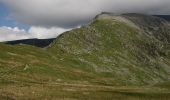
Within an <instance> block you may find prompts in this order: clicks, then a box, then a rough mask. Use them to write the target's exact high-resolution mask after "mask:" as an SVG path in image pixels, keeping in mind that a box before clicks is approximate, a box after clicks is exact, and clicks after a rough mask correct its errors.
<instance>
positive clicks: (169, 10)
mask: <svg viewBox="0 0 170 100" xmlns="http://www.w3.org/2000/svg"><path fill="white" fill-rule="evenodd" d="M101 12H112V13H116V14H121V13H144V14H151V15H153V14H154V15H155V14H166V15H169V14H170V0H0V41H10V40H18V39H28V38H40V39H45V38H55V37H57V36H58V35H59V34H61V33H63V32H65V31H68V30H71V29H73V28H76V27H80V26H81V25H83V24H86V23H88V22H89V21H90V20H92V19H93V18H94V17H95V16H96V15H97V14H100V13H101Z"/></svg>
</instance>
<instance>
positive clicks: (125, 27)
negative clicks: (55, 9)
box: [0, 13, 170, 100]
mask: <svg viewBox="0 0 170 100" xmlns="http://www.w3.org/2000/svg"><path fill="white" fill-rule="evenodd" d="M169 81H170V24H169V23H168V22H167V21H165V20H163V19H160V18H158V17H153V16H147V15H140V14H123V15H113V14H109V13H103V14H100V15H98V16H96V18H95V19H93V20H92V22H91V23H89V24H88V25H86V26H82V27H81V28H77V29H73V30H71V31H69V32H65V33H63V34H62V35H60V36H59V37H57V38H56V40H55V41H54V42H53V43H52V44H50V45H49V46H48V47H46V48H38V47H34V46H28V45H13V46H12V45H7V44H4V43H1V44H0V98H3V99H5V100H6V99H21V100H23V98H28V99H54V100H56V98H58V99H64V100H65V99H67V100H72V99H73V100H74V99H81V100H87V99H90V100H94V99H97V100H100V99H101V100H105V99H109V100H112V99H113V98H115V99H118V100H119V99H120V100H124V99H125V98H126V99H129V100H138V99H139V100H145V99H149V100H156V99H157V100H161V99H163V100H164V99H165V100H168V99H169V98H170V96H169V93H170V91H169V88H168V86H169V85H167V84H168V83H169ZM164 85H165V86H164ZM93 94H94V95H93Z"/></svg>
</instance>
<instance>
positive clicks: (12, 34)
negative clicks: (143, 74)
mask: <svg viewBox="0 0 170 100" xmlns="http://www.w3.org/2000/svg"><path fill="white" fill-rule="evenodd" d="M28 38H31V37H30V35H29V34H27V33H26V32H25V31H24V30H23V29H21V30H20V29H19V28H17V27H15V28H11V27H6V26H3V27H0V42H2V41H10V40H18V39H28Z"/></svg>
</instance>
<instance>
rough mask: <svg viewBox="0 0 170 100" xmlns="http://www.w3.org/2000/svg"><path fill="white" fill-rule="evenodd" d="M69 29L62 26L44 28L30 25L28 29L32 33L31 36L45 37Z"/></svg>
mask: <svg viewBox="0 0 170 100" xmlns="http://www.w3.org/2000/svg"><path fill="white" fill-rule="evenodd" d="M68 30H70V29H64V28H56V27H52V28H45V27H34V26H33V27H31V28H30V29H29V31H28V33H30V34H31V35H32V37H35V38H39V39H45V38H54V37H57V36H58V35H60V34H61V33H63V32H65V31H68Z"/></svg>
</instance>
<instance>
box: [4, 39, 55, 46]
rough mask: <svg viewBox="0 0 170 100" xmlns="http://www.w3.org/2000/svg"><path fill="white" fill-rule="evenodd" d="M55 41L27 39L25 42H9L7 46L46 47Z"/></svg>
mask: <svg viewBox="0 0 170 100" xmlns="http://www.w3.org/2000/svg"><path fill="white" fill-rule="evenodd" d="M53 40H54V39H25V40H15V41H7V42H5V43H6V44H10V45H17V44H26V45H32V46H36V47H41V48H43V47H46V46H49V45H50V44H51V43H52V42H53Z"/></svg>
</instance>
